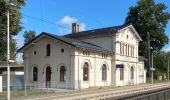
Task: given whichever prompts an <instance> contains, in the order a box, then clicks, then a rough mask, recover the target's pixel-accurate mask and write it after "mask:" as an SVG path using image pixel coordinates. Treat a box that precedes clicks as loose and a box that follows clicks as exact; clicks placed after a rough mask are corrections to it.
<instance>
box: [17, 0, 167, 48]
mask: <svg viewBox="0 0 170 100" xmlns="http://www.w3.org/2000/svg"><path fill="white" fill-rule="evenodd" d="M137 1H138V0H26V5H25V6H24V7H22V9H21V12H22V14H23V18H22V19H21V21H22V25H23V27H24V28H23V30H22V31H21V32H20V33H19V34H18V35H17V36H16V39H17V41H18V47H21V46H22V45H23V41H24V39H23V34H24V31H26V30H34V31H35V32H36V35H38V34H40V33H41V32H48V33H53V34H56V35H59V36H62V35H64V34H68V33H70V32H71V23H73V22H79V23H80V26H81V30H90V29H97V28H103V27H110V26H115V25H121V24H123V23H124V21H125V18H126V16H127V14H128V12H129V7H131V6H134V5H135V4H136V3H137ZM155 1H156V3H165V5H166V6H167V7H168V8H167V10H166V11H168V12H170V0H155ZM165 33H166V34H167V35H168V37H170V21H169V22H168V25H167V28H166V32H165ZM163 50H165V51H167V50H170V42H169V43H168V44H167V45H166V46H165V47H164V48H163Z"/></svg>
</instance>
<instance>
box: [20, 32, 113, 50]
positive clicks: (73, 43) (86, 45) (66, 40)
mask: <svg viewBox="0 0 170 100" xmlns="http://www.w3.org/2000/svg"><path fill="white" fill-rule="evenodd" d="M44 35H45V36H48V37H51V38H53V39H56V40H59V41H61V42H63V43H66V44H68V45H71V46H73V47H77V48H82V49H88V50H95V51H100V52H106V53H113V52H111V51H110V50H107V49H105V48H103V47H101V46H98V45H96V44H92V43H89V42H85V41H80V40H75V39H70V38H66V37H62V36H57V35H54V34H50V33H45V32H42V33H41V34H40V35H38V36H37V37H35V38H34V39H33V40H32V41H30V42H28V43H27V44H26V45H24V46H23V47H21V48H20V49H18V50H17V52H21V51H22V50H23V49H24V48H25V47H27V46H28V45H29V44H31V43H32V42H33V41H35V40H36V39H37V38H40V37H41V36H44Z"/></svg>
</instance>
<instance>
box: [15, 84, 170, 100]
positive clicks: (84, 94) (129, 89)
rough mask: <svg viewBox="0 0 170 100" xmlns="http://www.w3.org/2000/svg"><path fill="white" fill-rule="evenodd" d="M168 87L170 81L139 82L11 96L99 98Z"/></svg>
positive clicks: (70, 99)
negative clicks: (135, 83) (121, 85)
mask: <svg viewBox="0 0 170 100" xmlns="http://www.w3.org/2000/svg"><path fill="white" fill-rule="evenodd" d="M166 87H170V83H157V84H141V85H134V86H124V87H105V88H93V89H85V90H80V91H71V92H67V93H49V94H41V95H33V96H29V97H20V98H13V100H87V99H88V100H97V99H98V100H100V99H106V98H110V97H116V96H122V95H129V94H132V93H137V92H144V91H149V90H153V89H160V88H166Z"/></svg>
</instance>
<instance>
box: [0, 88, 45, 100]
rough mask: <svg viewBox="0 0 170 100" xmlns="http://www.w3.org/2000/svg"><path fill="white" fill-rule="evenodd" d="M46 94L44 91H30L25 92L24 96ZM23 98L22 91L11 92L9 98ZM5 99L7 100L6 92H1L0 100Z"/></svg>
mask: <svg viewBox="0 0 170 100" xmlns="http://www.w3.org/2000/svg"><path fill="white" fill-rule="evenodd" d="M46 93H47V91H44V90H38V89H32V90H27V91H26V96H32V95H40V94H46ZM23 96H25V91H24V90H15V91H11V98H13V97H15V98H16V97H23ZM6 98H7V91H3V92H2V93H0V100H6Z"/></svg>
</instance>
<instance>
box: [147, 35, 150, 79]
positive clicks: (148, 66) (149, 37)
mask: <svg viewBox="0 0 170 100" xmlns="http://www.w3.org/2000/svg"><path fill="white" fill-rule="evenodd" d="M147 35H148V36H147V37H148V77H149V78H150V34H149V32H148V33H147Z"/></svg>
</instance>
